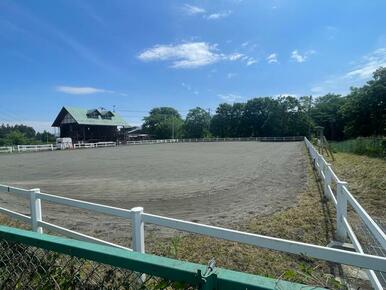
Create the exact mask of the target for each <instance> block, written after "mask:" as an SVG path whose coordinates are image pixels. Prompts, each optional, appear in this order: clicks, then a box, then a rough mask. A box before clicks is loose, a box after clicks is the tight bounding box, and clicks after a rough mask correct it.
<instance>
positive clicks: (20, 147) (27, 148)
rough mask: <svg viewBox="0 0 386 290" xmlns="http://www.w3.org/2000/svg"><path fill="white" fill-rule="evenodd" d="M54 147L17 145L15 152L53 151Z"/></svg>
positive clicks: (51, 145) (47, 145)
mask: <svg viewBox="0 0 386 290" xmlns="http://www.w3.org/2000/svg"><path fill="white" fill-rule="evenodd" d="M55 149H56V146H54V145H53V144H44V145H17V146H16V150H17V152H28V151H35V152H36V151H46V150H51V151H53V150H55Z"/></svg>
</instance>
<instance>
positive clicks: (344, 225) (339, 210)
mask: <svg viewBox="0 0 386 290" xmlns="http://www.w3.org/2000/svg"><path fill="white" fill-rule="evenodd" d="M304 141H305V144H306V147H307V149H308V152H309V153H310V155H311V158H312V160H313V163H314V165H315V168H316V170H317V172H318V174H319V176H320V178H321V181H322V184H323V194H324V196H325V197H326V198H328V199H330V200H332V202H333V204H334V205H335V208H336V238H337V239H338V240H339V241H340V242H344V241H345V240H346V238H347V237H349V238H350V240H351V242H352V244H353V246H354V248H355V249H356V251H357V252H358V253H363V249H362V246H361V244H360V242H359V240H358V238H357V236H356V234H355V232H354V230H353V229H352V227H351V225H350V223H349V221H348V217H347V206H348V205H351V206H352V208H353V209H354V211H355V212H356V214H358V216H359V217H360V219H361V220H362V221H363V223H364V224H365V225H366V227H367V228H368V229H369V231H370V232H371V233H372V234H373V236H374V237H375V239H376V240H377V241H378V242H379V244H380V245H381V247H382V248H383V249H385V250H386V234H385V233H384V232H383V230H382V229H381V228H380V227H379V226H378V225H377V223H376V222H375V221H374V220H373V219H372V218H371V216H370V215H369V214H368V213H367V212H366V211H365V210H364V208H363V207H362V206H361V205H360V203H359V202H358V201H357V200H356V199H355V198H354V197H353V195H352V194H351V193H350V191H349V190H348V188H347V186H348V184H347V182H344V181H341V180H340V179H339V178H338V176H337V175H336V174H335V173H334V171H333V170H332V167H331V164H329V163H328V162H326V160H325V159H324V157H323V156H322V155H321V154H319V153H318V151H317V150H316V149H315V147H314V146H313V145H312V144H311V142H310V141H309V140H308V139H307V138H304ZM332 182H334V183H335V184H336V192H334V191H333V190H332ZM367 275H368V277H369V280H370V282H371V284H372V286H373V287H374V289H383V288H382V286H381V284H380V282H379V279H378V278H377V276H376V275H375V273H374V271H373V270H371V269H369V270H367Z"/></svg>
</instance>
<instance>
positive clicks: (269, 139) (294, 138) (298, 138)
mask: <svg viewBox="0 0 386 290" xmlns="http://www.w3.org/2000/svg"><path fill="white" fill-rule="evenodd" d="M303 140H304V137H303V136H289V137H239V138H187V139H157V140H140V141H126V142H125V144H128V145H143V144H164V143H197V142H242V141H260V142H290V141H303Z"/></svg>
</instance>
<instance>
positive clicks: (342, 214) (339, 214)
mask: <svg viewBox="0 0 386 290" xmlns="http://www.w3.org/2000/svg"><path fill="white" fill-rule="evenodd" d="M346 185H347V182H344V181H338V182H337V183H336V200H337V205H336V238H337V240H338V241H340V242H344V241H345V240H346V238H347V232H346V228H345V226H344V219H345V218H346V219H347V197H346V195H345V193H344V191H343V186H346Z"/></svg>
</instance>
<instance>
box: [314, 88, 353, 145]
mask: <svg viewBox="0 0 386 290" xmlns="http://www.w3.org/2000/svg"><path fill="white" fill-rule="evenodd" d="M345 101H346V98H345V97H342V96H341V95H336V94H327V95H325V96H322V97H319V98H317V99H316V100H315V103H314V106H313V107H312V109H311V116H312V119H313V120H314V122H315V125H316V126H322V127H323V128H324V135H325V136H326V138H327V139H331V140H342V139H343V137H344V133H343V129H344V120H343V116H342V113H341V108H342V106H343V105H344V103H345Z"/></svg>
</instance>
